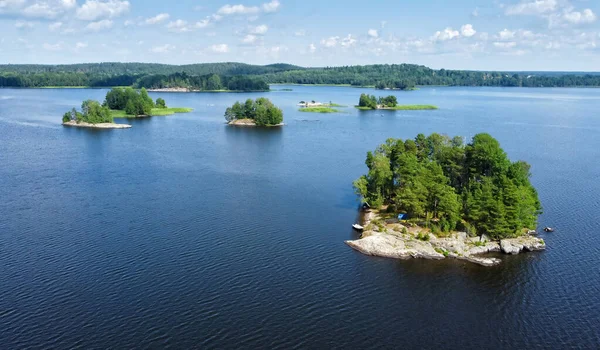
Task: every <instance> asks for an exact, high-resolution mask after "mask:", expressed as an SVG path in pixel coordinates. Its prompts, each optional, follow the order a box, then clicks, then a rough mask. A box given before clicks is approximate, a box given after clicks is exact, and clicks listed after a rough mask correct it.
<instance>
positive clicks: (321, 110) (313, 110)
mask: <svg viewBox="0 0 600 350" xmlns="http://www.w3.org/2000/svg"><path fill="white" fill-rule="evenodd" d="M299 111H300V112H307V113H337V112H339V110H337V109H335V108H330V107H305V108H300V109H299Z"/></svg>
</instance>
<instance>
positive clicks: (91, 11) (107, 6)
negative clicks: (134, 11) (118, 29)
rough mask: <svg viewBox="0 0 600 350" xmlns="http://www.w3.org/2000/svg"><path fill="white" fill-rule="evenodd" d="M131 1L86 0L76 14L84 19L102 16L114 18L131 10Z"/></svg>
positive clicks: (95, 18)
mask: <svg viewBox="0 0 600 350" xmlns="http://www.w3.org/2000/svg"><path fill="white" fill-rule="evenodd" d="M129 6H130V4H129V1H121V0H105V1H101V0H86V2H85V3H84V4H83V5H82V6H81V7H79V8H78V9H77V11H76V12H75V16H76V17H77V19H80V20H83V21H96V20H98V19H101V18H114V17H118V16H121V15H123V14H125V13H127V12H128V11H129Z"/></svg>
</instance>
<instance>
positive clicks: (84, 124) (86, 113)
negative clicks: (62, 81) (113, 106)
mask: <svg viewBox="0 0 600 350" xmlns="http://www.w3.org/2000/svg"><path fill="white" fill-rule="evenodd" d="M81 110H82V112H78V111H77V110H76V109H75V108H73V109H72V110H71V111H69V112H67V113H65V114H64V115H63V118H62V124H63V125H64V126H72V127H78V128H93V129H128V128H131V125H128V124H116V123H114V120H113V116H112V114H111V112H110V109H109V108H108V107H106V106H102V105H100V103H99V102H98V101H94V100H87V101H84V102H83V103H82V105H81Z"/></svg>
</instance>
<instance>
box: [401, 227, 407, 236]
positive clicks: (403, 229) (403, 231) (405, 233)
mask: <svg viewBox="0 0 600 350" xmlns="http://www.w3.org/2000/svg"><path fill="white" fill-rule="evenodd" d="M402 234H403V235H407V234H408V230H407V229H406V227H403V228H402Z"/></svg>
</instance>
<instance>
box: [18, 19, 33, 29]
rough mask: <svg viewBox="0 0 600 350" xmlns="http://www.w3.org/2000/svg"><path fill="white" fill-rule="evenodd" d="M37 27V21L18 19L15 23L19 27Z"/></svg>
mask: <svg viewBox="0 0 600 350" xmlns="http://www.w3.org/2000/svg"><path fill="white" fill-rule="evenodd" d="M33 27H35V23H33V22H28V21H17V22H16V23H15V28H17V29H31V28H33Z"/></svg>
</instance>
